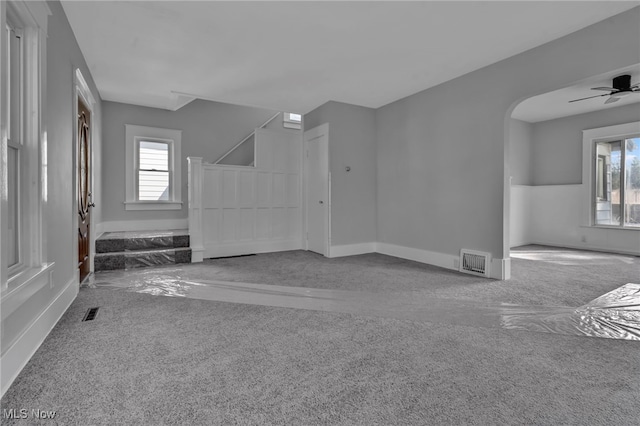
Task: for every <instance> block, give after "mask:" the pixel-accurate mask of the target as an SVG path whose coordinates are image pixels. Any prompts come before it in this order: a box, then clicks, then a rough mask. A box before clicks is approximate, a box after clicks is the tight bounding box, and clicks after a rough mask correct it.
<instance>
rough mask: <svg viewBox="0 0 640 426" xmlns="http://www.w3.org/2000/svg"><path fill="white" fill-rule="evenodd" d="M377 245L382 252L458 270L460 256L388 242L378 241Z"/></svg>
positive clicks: (377, 249) (378, 250)
mask: <svg viewBox="0 0 640 426" xmlns="http://www.w3.org/2000/svg"><path fill="white" fill-rule="evenodd" d="M376 246H377V247H376V251H377V252H378V253H380V254H386V255H388V256H395V257H400V258H402V259H407V260H414V261H416V262H422V263H427V264H429V265H434V266H439V267H441V268H445V269H452V270H454V271H457V270H458V267H457V266H456V263H457V262H458V260H459V256H454V255H451V254H445V253H438V252H434V251H427V250H421V249H416V248H411V247H405V246H397V245H395V244H388V243H377V244H376Z"/></svg>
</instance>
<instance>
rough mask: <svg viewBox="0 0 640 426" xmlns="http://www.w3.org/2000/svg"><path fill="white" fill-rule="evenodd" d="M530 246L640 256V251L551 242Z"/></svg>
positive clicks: (532, 243) (534, 243)
mask: <svg viewBox="0 0 640 426" xmlns="http://www.w3.org/2000/svg"><path fill="white" fill-rule="evenodd" d="M529 244H530V245H536V246H548V247H555V248H568V249H574V250H587V251H597V252H600V253H614V254H623V255H628V256H640V251H638V252H634V251H630V250H618V249H612V248H607V247H598V246H590V245H587V244H585V245H575V244H564V243H549V242H541V241H537V242H531V243H529Z"/></svg>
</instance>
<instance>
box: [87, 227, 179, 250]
mask: <svg viewBox="0 0 640 426" xmlns="http://www.w3.org/2000/svg"><path fill="white" fill-rule="evenodd" d="M181 247H189V233H188V231H187V230H172V231H144V232H138V231H135V232H105V233H104V234H102V235H101V236H100V238H98V239H97V240H96V253H119V252H125V251H132V250H151V249H162V248H166V249H168V248H181Z"/></svg>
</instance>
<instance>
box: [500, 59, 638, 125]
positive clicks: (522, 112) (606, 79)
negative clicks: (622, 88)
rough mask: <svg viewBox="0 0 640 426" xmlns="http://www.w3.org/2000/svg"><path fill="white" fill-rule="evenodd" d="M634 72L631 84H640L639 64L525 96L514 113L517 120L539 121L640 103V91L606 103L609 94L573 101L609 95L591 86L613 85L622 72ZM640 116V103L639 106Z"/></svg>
mask: <svg viewBox="0 0 640 426" xmlns="http://www.w3.org/2000/svg"><path fill="white" fill-rule="evenodd" d="M623 74H629V75H631V84H632V85H634V84H637V83H640V64H637V65H634V66H632V67H627V68H623V69H619V70H615V71H610V72H608V73H605V74H601V75H598V76H595V77H590V78H588V79H586V80H582V81H580V82H578V83H576V84H575V85H573V86H571V87H565V88H563V89H560V90H555V91H553V92H549V93H545V94H542V95H538V96H534V97H532V98H529V99H526V100H524V101H522V102H521V103H519V104H518V106H516V108H515V109H514V110H513V113H512V114H511V116H512V117H513V118H517V119H518V120H523V121H528V122H530V123H537V122H539V121H546V120H551V119H554V118H560V117H568V116H570V115H576V114H583V113H586V112H592V111H599V110H602V109H607V108H616V107H619V106H623V105H629V104H633V103H638V102H640V93H639V94H637V95H628V96H626V97H624V98H621V99H620V100H619V101H617V102H615V103H611V104H605V103H604V102H605V101H606V100H607V99H608V97H606V96H601V97H598V98H592V99H586V100H584V101H579V102H572V103H569V101H571V100H574V99H581V98H586V97H589V96H596V95H603V94H604V95H606V94H607V92H604V91H599V90H591V88H592V87H611V85H612V80H613V78H614V77H617V76H619V75H623ZM638 113H639V114H638V115H639V116H640V106H639V108H638Z"/></svg>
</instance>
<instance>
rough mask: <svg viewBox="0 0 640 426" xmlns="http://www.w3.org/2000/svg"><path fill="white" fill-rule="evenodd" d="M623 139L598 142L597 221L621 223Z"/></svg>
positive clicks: (596, 165)
mask: <svg viewBox="0 0 640 426" xmlns="http://www.w3.org/2000/svg"><path fill="white" fill-rule="evenodd" d="M621 147H622V142H621V141H614V142H598V143H597V144H596V148H597V155H596V164H595V182H594V185H595V205H596V210H595V212H596V213H595V215H596V217H595V222H596V224H597V225H620V217H621V213H622V212H621V209H620V198H621V197H620V195H621V194H620V188H621V176H620V171H621V166H622V156H621Z"/></svg>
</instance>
